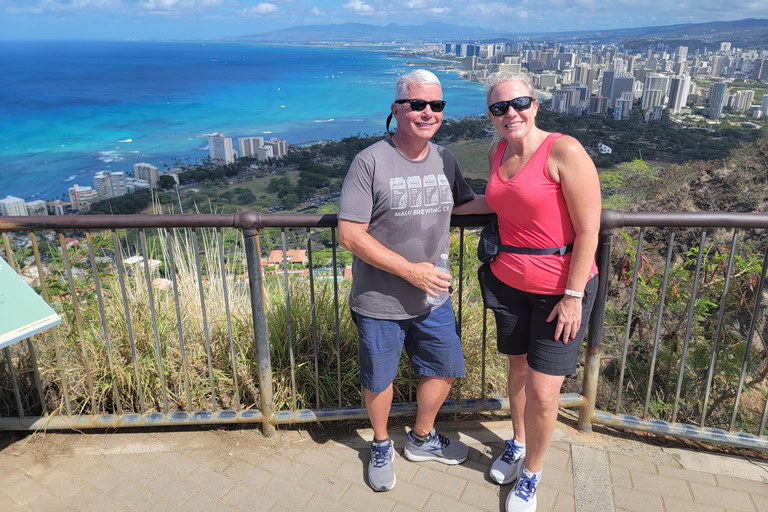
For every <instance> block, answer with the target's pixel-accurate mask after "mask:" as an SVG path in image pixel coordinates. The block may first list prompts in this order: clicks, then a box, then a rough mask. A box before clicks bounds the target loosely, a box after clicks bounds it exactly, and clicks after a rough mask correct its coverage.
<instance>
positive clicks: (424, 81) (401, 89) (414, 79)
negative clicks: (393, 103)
mask: <svg viewBox="0 0 768 512" xmlns="http://www.w3.org/2000/svg"><path fill="white" fill-rule="evenodd" d="M412 85H436V86H438V87H441V85H440V80H439V79H438V78H437V76H435V74H434V73H432V72H431V71H427V70H426V69H414V70H413V71H410V72H408V73H406V74H404V75H403V76H401V77H400V79H399V80H398V81H397V84H396V85H395V100H409V99H418V98H409V97H408V89H409V88H410V87H411V86H412Z"/></svg>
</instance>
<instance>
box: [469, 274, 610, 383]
mask: <svg viewBox="0 0 768 512" xmlns="http://www.w3.org/2000/svg"><path fill="white" fill-rule="evenodd" d="M477 277H478V279H479V280H480V290H481V292H482V295H483V304H485V307H486V308H488V309H490V310H492V311H493V314H494V316H495V317H496V334H497V337H498V349H499V352H501V353H502V354H507V355H512V356H516V355H522V354H528V357H527V360H528V366H529V367H530V368H533V369H534V370H536V371H537V372H541V373H545V374H547V375H573V374H574V373H576V361H577V360H578V358H579V350H580V349H581V344H582V343H583V341H584V334H585V333H586V331H587V324H589V316H590V314H591V313H592V306H593V305H594V303H595V296H596V295H597V281H598V277H597V276H594V277H592V278H591V279H590V280H589V281H588V282H587V286H586V289H585V290H584V298H582V299H581V327H579V332H578V333H577V334H576V338H575V339H572V340H568V343H567V344H565V343H563V341H562V334H561V335H560V338H561V339H560V340H558V341H556V340H555V328H556V327H557V317H555V319H554V320H552V321H551V322H547V321H546V320H547V317H548V316H549V314H550V313H551V312H552V309H553V308H554V307H555V306H556V305H557V303H558V302H560V300H561V299H562V298H563V296H562V295H540V294H538V293H528V292H524V291H521V290H518V289H516V288H512V287H511V286H509V285H507V284H506V283H504V282H502V281H501V280H500V279H499V278H497V277H496V276H495V275H494V274H493V272H492V271H491V267H490V266H489V265H487V264H486V265H482V266H481V267H480V268H479V269H477Z"/></svg>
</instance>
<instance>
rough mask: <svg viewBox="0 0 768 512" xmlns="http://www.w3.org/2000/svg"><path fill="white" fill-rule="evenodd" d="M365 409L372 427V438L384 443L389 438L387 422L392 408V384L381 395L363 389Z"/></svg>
mask: <svg viewBox="0 0 768 512" xmlns="http://www.w3.org/2000/svg"><path fill="white" fill-rule="evenodd" d="M363 397H364V398H365V409H366V410H367V411H368V417H369V418H370V420H371V426H372V427H373V438H374V440H376V441H384V440H386V439H387V438H388V437H389V433H388V432H387V421H388V420H389V410H390V408H391V407H392V384H390V385H389V387H388V388H387V389H385V390H384V391H382V392H381V393H374V392H373V391H369V390H367V389H365V388H363Z"/></svg>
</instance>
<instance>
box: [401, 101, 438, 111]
mask: <svg viewBox="0 0 768 512" xmlns="http://www.w3.org/2000/svg"><path fill="white" fill-rule="evenodd" d="M395 103H397V104H398V105H400V104H403V103H410V104H411V110H413V111H414V112H421V111H422V110H424V109H425V108H427V105H429V108H431V109H432V112H442V111H443V109H444V108H445V102H444V101H443V100H434V101H427V100H395Z"/></svg>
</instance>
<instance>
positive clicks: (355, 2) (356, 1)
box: [342, 0, 373, 14]
mask: <svg viewBox="0 0 768 512" xmlns="http://www.w3.org/2000/svg"><path fill="white" fill-rule="evenodd" d="M342 7H344V9H346V10H348V11H350V12H356V13H358V14H370V13H372V12H373V7H371V6H370V5H368V4H367V3H365V2H363V1H362V0H352V1H351V2H349V3H348V4H344V5H343V6H342Z"/></svg>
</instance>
